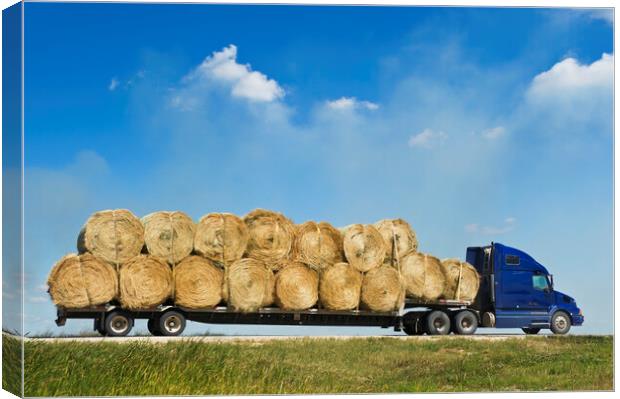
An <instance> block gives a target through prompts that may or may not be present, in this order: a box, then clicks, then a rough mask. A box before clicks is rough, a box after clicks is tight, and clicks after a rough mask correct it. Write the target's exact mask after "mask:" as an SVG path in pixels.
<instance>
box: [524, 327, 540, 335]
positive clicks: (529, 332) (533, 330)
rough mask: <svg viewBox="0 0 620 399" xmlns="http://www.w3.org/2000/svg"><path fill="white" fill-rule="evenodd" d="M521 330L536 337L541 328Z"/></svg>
mask: <svg viewBox="0 0 620 399" xmlns="http://www.w3.org/2000/svg"><path fill="white" fill-rule="evenodd" d="M521 330H523V332H524V333H526V334H527V335H536V334H538V333H539V332H540V328H538V327H523V328H522V329H521Z"/></svg>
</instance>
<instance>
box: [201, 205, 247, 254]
mask: <svg viewBox="0 0 620 399" xmlns="http://www.w3.org/2000/svg"><path fill="white" fill-rule="evenodd" d="M248 238H249V233H248V228H247V227H246V225H245V223H244V222H243V220H241V218H239V217H238V216H235V215H233V214H231V213H209V214H207V215H205V216H203V217H202V218H200V221H199V222H198V224H197V225H196V233H195V235H194V250H195V251H196V253H198V254H199V255H202V256H204V257H205V258H207V259H210V260H212V261H214V262H220V263H223V264H229V263H232V262H235V261H237V260H239V259H241V257H242V256H243V253H244V252H245V250H246V247H247V244H248Z"/></svg>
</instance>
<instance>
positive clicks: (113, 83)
mask: <svg viewBox="0 0 620 399" xmlns="http://www.w3.org/2000/svg"><path fill="white" fill-rule="evenodd" d="M119 84H120V82H119V81H118V79H117V78H112V80H110V84H109V85H108V90H110V91H114V90H116V88H117V87H118V85H119Z"/></svg>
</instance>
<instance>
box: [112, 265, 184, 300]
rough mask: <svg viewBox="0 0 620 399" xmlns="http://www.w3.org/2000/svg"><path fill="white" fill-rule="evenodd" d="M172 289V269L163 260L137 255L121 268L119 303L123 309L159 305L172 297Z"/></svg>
mask: <svg viewBox="0 0 620 399" xmlns="http://www.w3.org/2000/svg"><path fill="white" fill-rule="evenodd" d="M173 288H174V284H173V282H172V269H171V268H170V266H168V264H167V263H166V262H165V261H164V260H163V259H160V258H157V257H155V256H151V255H138V256H136V257H134V258H132V259H130V260H129V261H128V262H126V263H125V264H123V265H122V266H121V270H120V302H121V305H123V307H124V308H127V309H144V308H151V307H154V306H157V305H161V304H162V303H164V302H165V301H166V300H167V299H168V298H170V296H172V290H173Z"/></svg>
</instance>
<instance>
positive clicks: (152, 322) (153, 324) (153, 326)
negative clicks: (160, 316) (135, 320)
mask: <svg viewBox="0 0 620 399" xmlns="http://www.w3.org/2000/svg"><path fill="white" fill-rule="evenodd" d="M158 325H159V322H158V320H157V319H156V318H153V319H148V321H147V322H146V328H147V329H148V330H149V332H150V333H151V335H153V336H155V337H158V336H161V332H160V331H159V329H158V328H157V326H158Z"/></svg>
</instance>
